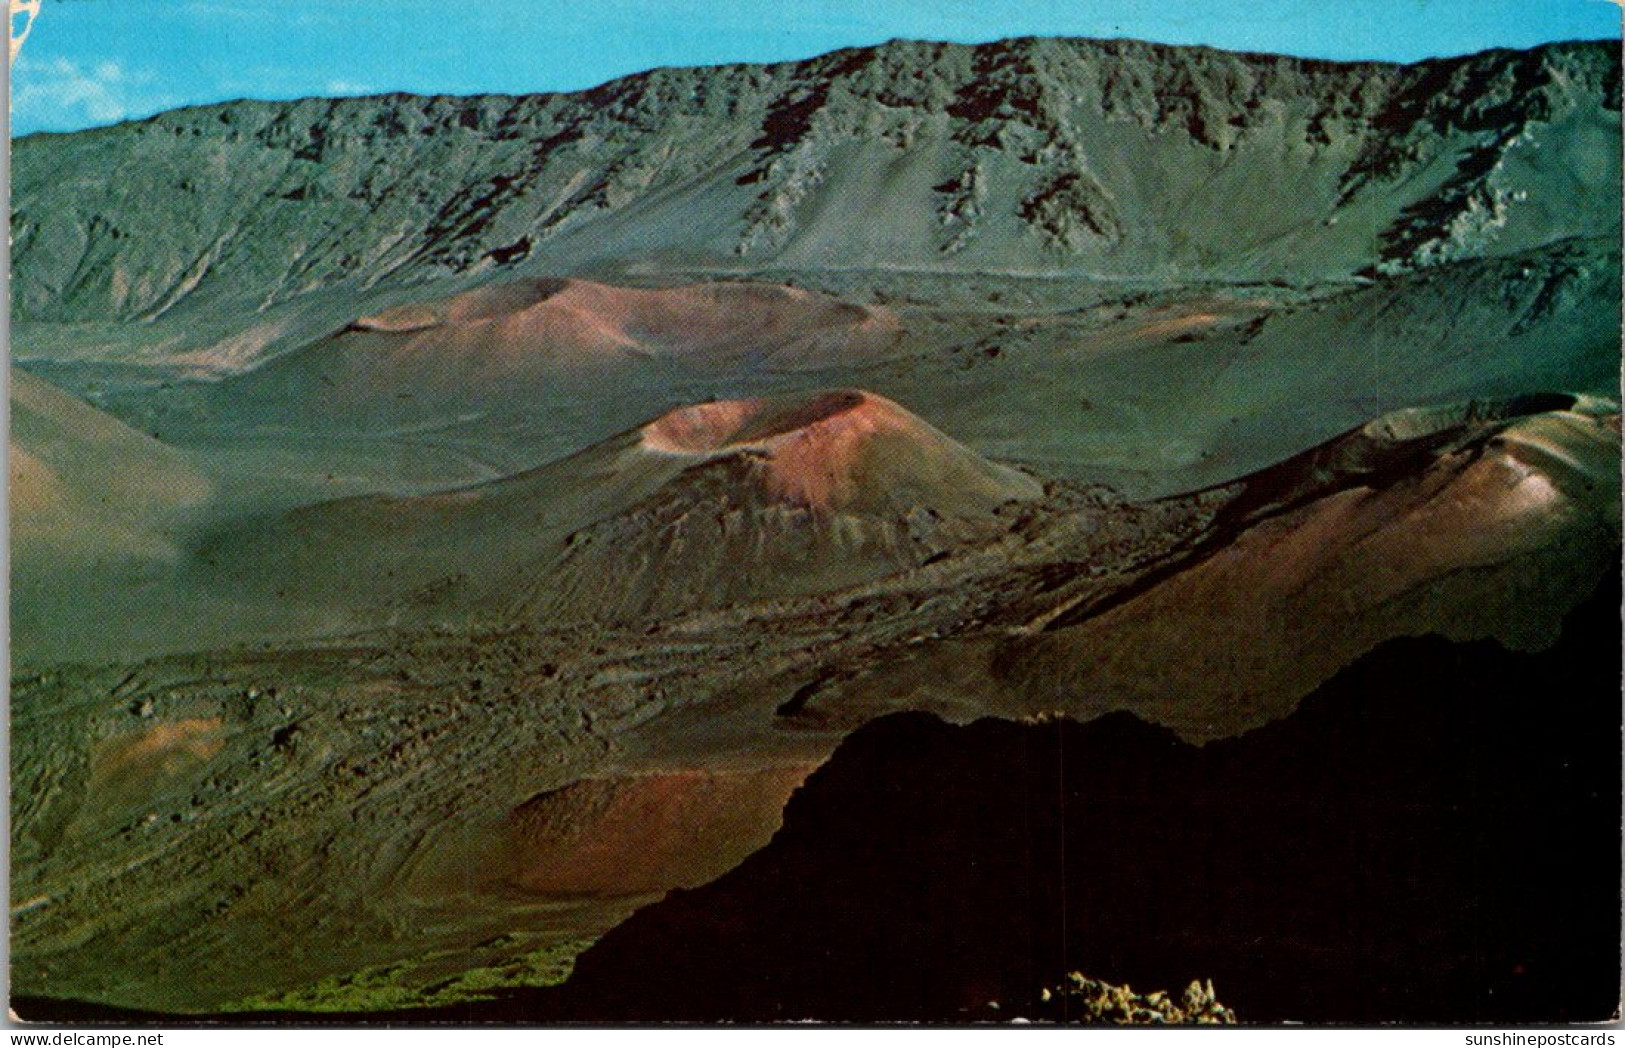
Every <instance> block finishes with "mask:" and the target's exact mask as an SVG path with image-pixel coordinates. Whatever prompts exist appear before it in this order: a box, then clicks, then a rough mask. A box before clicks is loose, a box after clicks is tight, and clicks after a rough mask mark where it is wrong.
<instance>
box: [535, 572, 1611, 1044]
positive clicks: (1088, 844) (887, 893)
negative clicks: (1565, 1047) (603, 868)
mask: <svg viewBox="0 0 1625 1048" xmlns="http://www.w3.org/2000/svg"><path fill="white" fill-rule="evenodd" d="M1616 578H1617V576H1616V575H1610V576H1609V577H1608V579H1607V580H1606V582H1605V583H1604V584H1603V585H1601V586H1600V587H1599V589H1598V591H1597V593H1596V594H1595V595H1594V596H1593V597H1592V598H1591V599H1590V600H1589V601H1588V602H1587V603H1586V604H1585V605H1583V606H1582V608H1581V609H1579V610H1578V611H1576V612H1575V613H1574V614H1573V615H1572V616H1571V617H1570V620H1569V624H1568V627H1567V629H1566V631H1565V633H1564V636H1563V639H1562V641H1561V642H1560V643H1559V644H1558V645H1557V646H1556V647H1555V648H1553V649H1551V650H1550V651H1548V652H1546V653H1544V654H1541V655H1536V656H1529V655H1519V654H1509V653H1507V652H1506V651H1504V650H1502V649H1500V648H1499V647H1496V646H1494V645H1491V644H1460V645H1458V644H1450V643H1447V642H1444V641H1441V640H1439V639H1437V638H1427V639H1422V640H1401V641H1394V642H1390V643H1388V644H1385V645H1383V646H1382V647H1381V648H1379V649H1377V650H1376V651H1374V652H1373V653H1372V654H1370V655H1369V656H1367V657H1366V658H1364V659H1362V660H1361V661H1360V662H1358V663H1356V664H1355V665H1353V666H1352V667H1350V668H1349V669H1348V670H1346V671H1344V672H1343V673H1341V674H1339V675H1338V676H1337V677H1336V678H1335V679H1333V680H1332V681H1330V682H1329V683H1328V684H1326V685H1325V686H1323V687H1322V688H1320V689H1319V690H1318V691H1317V692H1316V693H1315V694H1314V695H1313V696H1312V697H1311V698H1310V699H1308V700H1307V701H1306V702H1305V703H1304V705H1303V707H1302V708H1301V710H1300V711H1299V712H1298V713H1296V714H1295V715H1293V716H1291V717H1289V718H1288V719H1286V720H1285V721H1282V722H1279V723H1276V724H1274V725H1271V726H1269V727H1266V728H1263V729H1260V730H1258V731H1255V732H1252V733H1250V734H1248V735H1246V736H1243V737H1241V738H1239V739H1236V740H1233V741H1228V742H1220V743H1213V744H1210V745H1208V746H1206V747H1203V748H1200V749H1198V748H1195V747H1191V746H1188V745H1185V744H1183V743H1181V742H1179V741H1178V740H1177V739H1176V738H1175V737H1174V736H1173V735H1172V734H1171V733H1168V732H1166V731H1163V730H1160V729H1155V728H1151V727H1148V726H1146V725H1144V724H1143V723H1141V722H1139V721H1137V720H1135V719H1134V718H1132V717H1130V716H1127V715H1122V714H1117V715H1112V716H1109V717H1106V718H1103V719H1101V720H1098V721H1095V722H1092V723H1089V724H1086V725H1080V724H1077V723H1074V722H1071V721H1065V720H1056V721H1047V722H1042V723H1026V724H1016V723H1010V722H1001V721H992V720H984V721H981V722H978V723H976V724H973V725H971V726H969V727H963V728H955V727H950V726H947V725H945V724H943V723H942V722H940V721H938V720H936V719H935V718H933V717H930V716H926V715H921V714H900V715H896V716H892V717H888V718H885V719H883V720H880V721H876V722H874V723H872V724H870V725H869V726H868V727H866V728H864V729H862V730H860V731H858V732H857V733H856V734H854V735H853V736H851V737H850V738H849V739H848V740H847V741H846V742H845V743H844V744H843V745H842V746H841V748H840V749H839V750H838V751H837V752H836V754H835V756H834V757H833V758H832V759H831V760H830V762H829V763H828V764H827V765H825V767H824V768H822V769H821V770H820V771H818V772H816V773H815V774H814V775H813V777H812V778H811V779H810V780H809V782H808V783H807V785H806V786H805V787H803V788H802V789H801V790H800V791H799V792H798V793H797V794H796V795H795V796H794V797H793V798H792V799H791V801H790V804H789V806H788V808H787V810H786V814H785V826H784V828H783V830H781V831H780V833H779V834H778V835H777V836H776V837H775V838H774V840H773V842H772V843H771V844H770V845H769V846H768V847H767V848H766V849H764V850H763V851H761V852H759V853H757V854H756V855H755V856H753V857H752V858H750V859H748V860H747V861H746V862H745V863H744V864H743V865H742V866H740V867H739V868H738V869H737V870H735V871H734V872H733V873H730V874H728V875H726V876H724V877H723V878H722V879H720V880H718V881H716V882H714V883H713V884H711V885H708V886H707V887H705V888H701V889H698V890H695V891H691V892H674V893H673V894H672V895H671V896H669V897H668V898H667V899H666V900H665V901H664V902H662V903H659V904H657V905H655V906H652V907H650V908H648V909H645V910H643V911H641V912H639V913H638V914H636V915H635V916H634V917H633V918H632V919H631V920H629V921H628V922H627V923H626V924H624V925H623V926H621V927H620V928H617V929H616V930H615V931H613V932H612V933H610V934H609V935H608V936H606V937H605V939H604V940H603V941H602V942H601V943H600V944H599V945H598V946H596V947H594V948H593V949H592V950H590V951H589V952H588V953H587V954H585V955H583V956H582V957H581V958H580V961H579V963H578V966H577V969H576V974H575V976H574V977H573V978H572V979H571V981H570V982H569V983H568V984H567V985H566V988H565V991H566V992H565V994H564V999H563V1000H562V1001H559V1000H550V999H544V1000H543V1001H542V1002H538V1003H541V1004H542V1005H543V1009H542V1010H543V1014H548V1015H552V1014H555V1009H557V1014H558V1015H559V1016H563V1017H568V1018H571V1019H581V1020H636V1019H678V1018H686V1019H694V1020H704V1019H723V1018H727V1019H734V1020H751V1019H756V1020H783V1019H800V1018H808V1017H816V1018H821V1019H854V1020H877V1019H911V1020H956V1019H958V1020H963V1019H966V1018H971V1017H981V1018H997V1017H998V1016H1001V1015H1002V1016H1005V1017H1008V1016H1011V1015H1017V1014H1022V1013H1023V1012H1024V1011H1028V1012H1030V1011H1031V1008H1030V1005H1031V1000H1032V995H1033V994H1034V993H1036V992H1037V990H1038V988H1039V987H1041V986H1043V985H1045V984H1047V983H1048V982H1051V981H1053V979H1054V978H1056V976H1055V974H1054V973H1057V972H1068V971H1074V970H1080V971H1084V972H1089V973H1092V974H1094V975H1095V976H1096V977H1098V978H1104V979H1108V980H1115V981H1121V982H1127V983H1131V984H1132V985H1135V986H1181V985H1184V984H1185V983H1186V982H1188V981H1189V980H1190V979H1192V978H1196V977H1211V978H1212V979H1213V981H1214V985H1215V986H1216V987H1217V988H1218V991H1219V993H1220V994H1221V996H1222V997H1223V999H1224V1000H1225V1001H1226V1003H1227V1004H1229V1005H1230V1006H1231V1007H1233V1008H1235V1009H1236V1011H1237V1013H1238V1014H1239V1015H1241V1016H1242V1017H1243V1018H1244V1020H1248V1021H1253V1022H1275V1021H1281V1020H1288V1019H1299V1020H1304V1021H1309V1022H1330V1021H1357V1022H1378V1021H1412V1022H1416V1021H1429V1022H1447V1023H1454V1022H1514V1021H1533V1020H1601V1019H1606V1018H1607V1017H1609V1016H1610V1015H1613V1014H1614V1013H1615V1010H1616V1006H1617V1003H1618V985H1619V954H1618V945H1619V923H1618V915H1619V905H1620V895H1619V879H1620V867H1619V850H1618V827H1619V817H1620V807H1619V789H1618V785H1619V769H1620V752H1619V740H1620V710H1619V671H1620V662H1619V651H1620V648H1619V633H1620V619H1619V610H1618V609H1619V599H1620V598H1619V592H1620V591H1619V587H1618V583H1617V581H1615V580H1616ZM995 1000H996V1001H999V1002H1000V1003H1001V1006H1002V1007H1001V1009H1000V1010H999V1011H997V1012H994V1011H989V1010H987V1009H986V1008H985V1005H986V1002H988V1001H995ZM528 1007H529V1006H528V1005H527V1004H526V1003H525V1002H524V1001H520V1000H515V1001H514V1002H512V1005H511V1014H513V1015H516V1016H523V1015H525V1014H527V1008H528Z"/></svg>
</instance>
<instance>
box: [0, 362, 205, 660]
mask: <svg viewBox="0 0 1625 1048" xmlns="http://www.w3.org/2000/svg"><path fill="white" fill-rule="evenodd" d="M10 378H11V432H10V436H9V445H8V452H9V459H10V462H9V471H10V485H9V487H8V489H7V494H8V502H9V513H10V524H11V532H10V533H11V616H12V617H11V628H12V645H13V652H14V655H21V656H23V657H24V658H25V659H26V658H31V657H33V656H37V655H41V654H43V653H44V652H45V651H47V650H49V651H50V652H54V653H62V652H69V651H74V652H78V651H83V650H85V645H87V644H89V645H94V644H95V643H96V637H97V636H98V635H99V634H101V633H102V632H104V630H106V629H107V625H106V624H107V620H108V618H109V617H114V618H120V619H123V620H124V622H125V624H124V625H122V626H120V627H119V630H117V631H115V632H130V626H131V625H136V626H137V629H136V632H139V631H140V628H141V627H140V623H142V621H143V610H142V609H144V608H146V607H148V606H149V605H150V604H151V603H152V602H153V600H154V599H155V597H154V594H155V592H156V591H158V590H160V589H163V588H164V585H165V583H164V582H163V580H164V579H166V578H168V577H169V576H170V574H171V573H172V572H173V571H174V570H175V569H176V568H177V567H178V565H179V563H180V562H181V560H182V559H183V558H184V556H185V551H186V548H187V543H188V542H189V541H190V539H191V535H192V532H193V529H195V528H197V527H199V526H201V521H202V520H203V519H204V516H203V514H204V512H205V511H206V509H207V506H208V503H209V500H210V499H211V497H212V496H213V494H214V486H213V484H212V483H211V482H210V480H209V479H208V478H207V477H206V476H205V474H204V473H203V471H202V470H201V469H200V468H199V465H198V463H197V462H196V461H195V459H194V457H192V456H190V455H188V454H186V453H185V452H183V451H181V450H179V449H177V448H174V447H171V446H170V445H168V444H165V443H162V442H161V441H158V440H155V439H153V438H152V437H150V436H148V435H147V434H145V433H141V432H139V431H137V430H135V429H132V428H131V427H129V426H127V425H125V424H124V423H123V422H120V421H119V420H118V419H116V418H114V417H113V416H111V415H108V414H106V413H105V412H102V411H99V410H98V409H96V408H95V407H93V406H91V405H90V404H87V403H85V402H84V401H82V400H79V399H78V398H76V397H73V396H70V395H68V394H67V393H64V392H62V391H61V390H59V389H56V388H55V387H53V386H51V385H50V384H49V383H47V382H45V381H43V380H42V379H39V378H37V377H35V376H33V375H30V374H29V373H27V372H26V371H22V370H20V369H16V368H13V369H12V370H11V373H10ZM157 599H159V600H161V601H162V600H163V599H164V598H161V597H160V598H157Z"/></svg>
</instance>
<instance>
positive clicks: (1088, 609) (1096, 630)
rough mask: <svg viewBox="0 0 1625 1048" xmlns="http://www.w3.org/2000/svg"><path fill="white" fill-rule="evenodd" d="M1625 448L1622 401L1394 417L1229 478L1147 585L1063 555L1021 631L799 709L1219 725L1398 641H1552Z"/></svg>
mask: <svg viewBox="0 0 1625 1048" xmlns="http://www.w3.org/2000/svg"><path fill="white" fill-rule="evenodd" d="M1619 456H1620V436H1619V414H1618V407H1617V405H1616V404H1614V403H1613V402H1607V401H1597V400H1587V399H1584V398H1575V397H1573V396H1569V395H1563V394H1549V395H1538V396H1529V397H1521V398H1512V399H1508V400H1503V401H1484V402H1477V403H1469V404H1462V405H1455V406H1452V407H1440V408H1431V409H1416V410H1408V411H1401V412H1396V413H1393V414H1391V415H1388V416H1384V417H1383V418H1380V419H1377V420H1374V421H1373V422H1371V423H1369V424H1367V425H1366V426H1363V427H1360V428H1359V429H1356V430H1353V431H1351V432H1349V433H1347V434H1344V435H1343V436H1341V437H1339V438H1337V439H1336V440H1333V441H1330V442H1328V443H1327V444H1325V445H1323V446H1321V447H1318V448H1314V449H1311V450H1310V451H1308V452H1305V453H1303V454H1302V455H1299V456H1296V457H1294V458H1293V459H1290V460H1288V461H1286V462H1284V463H1281V464H1279V465H1277V466H1273V467H1271V468H1269V469H1266V470H1263V471H1261V472H1260V473H1258V474H1255V475H1253V476H1250V477H1248V478H1245V479H1244V480H1243V481H1241V482H1239V483H1237V484H1235V485H1229V486H1227V487H1226V488H1225V489H1223V490H1224V492H1225V493H1226V494H1225V496H1224V498H1225V502H1224V506H1223V508H1222V509H1221V510H1220V511H1219V513H1218V514H1217V515H1216V517H1215V518H1214V520H1213V522H1212V524H1211V526H1210V527H1209V528H1208V529H1207V530H1206V531H1205V532H1204V533H1203V534H1202V535H1201V536H1200V537H1199V538H1198V539H1196V540H1195V541H1194V542H1192V543H1191V544H1190V545H1189V546H1187V547H1186V548H1184V549H1182V550H1178V551H1175V552H1173V553H1171V554H1170V555H1169V556H1168V557H1166V558H1165V559H1164V560H1163V561H1162V563H1160V564H1159V565H1157V566H1156V567H1155V568H1153V570H1152V571H1151V572H1150V573H1149V574H1148V575H1147V576H1146V577H1145V578H1144V579H1142V580H1141V581H1140V582H1139V583H1137V584H1135V585H1133V586H1129V587H1121V586H1113V587H1101V586H1100V585H1098V584H1097V583H1095V582H1094V580H1092V579H1091V578H1090V576H1089V573H1088V572H1087V571H1075V572H1072V573H1070V574H1069V575H1068V574H1063V573H1061V572H1059V571H1058V572H1056V575H1055V577H1053V578H1052V581H1051V584H1050V589H1049V592H1048V593H1047V594H1046V599H1045V601H1044V603H1043V605H1042V610H1038V609H1037V608H1034V609H1033V610H1034V614H1032V616H1031V617H1030V618H1027V619H1025V621H1023V622H1022V623H1021V624H1020V628H1018V629H1016V630H1013V631H1011V632H1010V633H1008V634H1006V635H1004V636H996V635H984V636H982V637H971V638H967V639H959V638H945V639H942V640H940V641H936V642H933V643H930V644H927V645H923V646H921V647H920V648H918V649H916V650H914V651H912V652H909V653H907V654H906V655H902V656H900V657H898V658H896V659H894V660H892V661H890V662H888V663H887V664H885V665H883V666H878V667H875V668H874V669H873V671H872V672H868V673H863V674H848V675H846V676H844V677H843V676H842V675H840V674H833V675H832V678H831V679H830V680H828V681H827V682H826V683H825V684H823V685H822V686H821V687H820V688H818V689H817V690H816V693H815V694H812V695H810V696H809V698H808V699H807V700H806V701H805V702H803V703H801V704H799V706H798V708H797V709H796V711H795V716H796V718H798V719H801V720H803V721H804V722H806V723H808V724H809V725H817V726H818V727H820V728H821V729H824V728H828V727H829V726H831V725H836V724H839V725H846V726H855V725H857V724H859V723H862V722H863V721H865V720H867V719H869V718H871V717H873V716H876V715H877V714H878V713H880V712H884V711H886V710H889V709H921V708H926V709H933V710H937V711H940V712H942V713H944V714H945V715H950V716H954V717H956V718H959V719H965V718H969V717H974V716H979V715H983V714H986V713H989V712H998V713H1001V714H1004V715H1009V716H1021V715H1026V714H1032V713H1039V712H1044V711H1047V710H1065V711H1066V712H1067V713H1069V714H1071V715H1073V716H1078V717H1092V716H1100V715H1102V714H1105V713H1107V712H1109V711H1111V710H1116V709H1129V710H1133V711H1134V712H1135V713H1136V714H1137V715H1138V716H1141V717H1145V718H1148V719H1152V720H1154V721H1156V722H1157V723H1159V724H1163V725H1166V726H1169V727H1172V728H1174V729H1175V730H1177V731H1179V732H1180V733H1181V734H1183V735H1185V736H1186V737H1188V738H1192V739H1197V740H1205V739H1212V738H1222V737H1225V736H1228V735H1232V734H1235V733H1236V732H1237V731H1239V730H1242V729H1244V728H1247V727H1251V726H1255V725H1258V724H1262V723H1265V722H1267V721H1269V720H1271V719H1274V718H1277V717H1280V716H1283V715H1285V714H1286V713H1288V712H1290V711H1291V709H1293V708H1294V706H1295V705H1296V703H1297V701H1298V699H1299V698H1300V697H1301V696H1302V695H1303V694H1305V693H1306V692H1307V691H1308V690H1309V689H1311V688H1313V687H1314V686H1315V685H1317V684H1318V683H1319V682H1320V681H1322V680H1324V679H1325V678H1326V677H1328V676H1330V675H1331V674H1332V673H1334V672H1336V671H1337V670H1338V669H1339V668H1341V667H1342V666H1344V665H1347V664H1348V663H1349V662H1350V661H1352V660H1353V659H1355V658H1357V657H1358V656H1359V655H1360V654H1361V653H1363V652H1365V651H1367V650H1369V649H1370V648H1371V647H1373V646H1374V645H1376V644H1378V643H1380V642H1381V641H1383V640H1385V639H1387V638H1390V637H1394V636H1420V635H1422V634H1426V633H1435V632H1436V633H1440V634H1443V635H1445V636H1448V637H1450V638H1452V639H1456V640H1464V641H1465V640H1475V639H1479V638H1483V637H1493V638H1496V639H1497V640H1499V641H1501V642H1502V643H1504V644H1506V645H1507V646H1509V647H1513V648H1517V649H1523V650H1538V649H1540V648H1543V647H1545V646H1547V645H1549V644H1551V643H1552V642H1553V640H1554V639H1555V635H1556V630H1557V628H1558V625H1559V623H1560V622H1561V621H1562V616H1563V615H1564V614H1565V613H1566V612H1567V611H1569V609H1571V608H1572V607H1573V606H1574V604H1575V602H1576V601H1577V600H1578V599H1579V598H1580V596H1581V595H1583V594H1584V593H1585V592H1586V591H1587V590H1588V589H1589V588H1590V586H1591V585H1592V583H1593V580H1594V579H1595V578H1596V577H1597V576H1598V574H1599V573H1600V572H1601V571H1602V570H1603V569H1604V568H1605V567H1606V565H1607V564H1608V563H1609V561H1610V559H1611V558H1612V557H1614V556H1615V555H1616V554H1617V551H1618V548H1619V542H1620V498H1621V495H1620V483H1619ZM1215 494H1217V493H1215Z"/></svg>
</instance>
